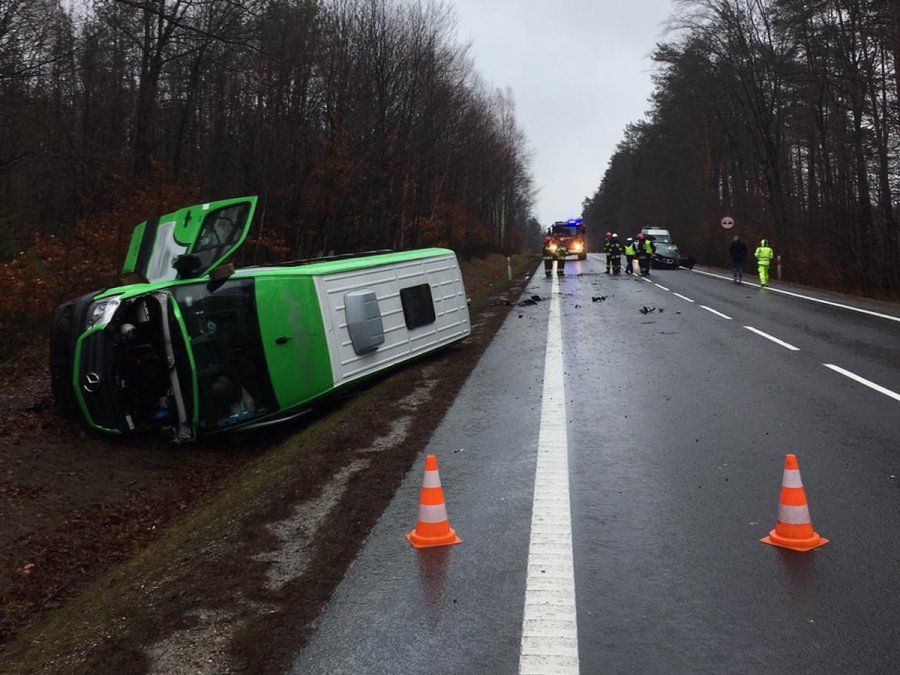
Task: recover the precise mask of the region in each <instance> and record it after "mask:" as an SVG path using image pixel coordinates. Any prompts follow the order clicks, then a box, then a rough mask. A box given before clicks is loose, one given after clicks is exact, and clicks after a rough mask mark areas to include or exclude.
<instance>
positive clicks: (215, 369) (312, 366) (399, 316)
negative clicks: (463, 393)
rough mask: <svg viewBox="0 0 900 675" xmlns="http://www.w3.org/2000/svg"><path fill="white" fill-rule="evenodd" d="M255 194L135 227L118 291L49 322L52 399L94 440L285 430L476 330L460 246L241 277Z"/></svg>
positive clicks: (262, 270)
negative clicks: (95, 435) (271, 427)
mask: <svg viewBox="0 0 900 675" xmlns="http://www.w3.org/2000/svg"><path fill="white" fill-rule="evenodd" d="M255 209H256V197H242V198H237V199H228V200H223V201H218V202H210V203H205V204H199V205H196V206H190V207H187V208H184V209H181V210H179V211H176V212H174V213H170V214H166V215H164V216H160V217H157V218H151V219H149V220H146V221H144V222H142V223H140V224H138V225H137V227H136V228H135V231H134V234H133V237H132V240H131V244H130V246H129V248H128V252H127V255H126V259H125V263H124V265H123V269H122V273H123V277H124V278H125V281H126V282H127V283H125V284H124V285H122V286H118V287H115V288H110V289H106V290H103V291H99V292H95V293H89V294H87V295H84V296H82V297H80V298H77V299H74V300H71V301H69V302H66V303H63V304H62V305H61V306H59V307H58V308H57V309H56V310H55V311H54V313H53V321H52V328H51V380H52V385H53V393H54V397H55V399H56V402H57V404H58V405H59V406H60V407H61V408H62V409H64V410H68V411H71V412H72V413H74V414H76V415H80V416H81V417H82V418H83V419H84V421H85V423H86V424H87V425H88V426H90V427H92V428H94V429H96V430H98V431H101V432H106V433H110V434H128V433H133V432H158V433H162V434H164V435H166V436H167V437H169V438H171V439H172V440H174V441H176V442H179V443H181V442H185V441H191V440H195V439H196V438H198V437H200V436H204V435H209V434H214V433H219V432H223V431H232V430H238V429H249V428H255V427H259V426H263V425H268V424H272V423H276V422H280V421H283V420H286V419H290V418H291V417H294V416H296V415H297V414H299V413H301V412H302V411H304V410H306V409H308V406H309V404H310V403H311V402H313V401H316V400H318V399H321V398H323V397H325V396H327V395H329V394H331V393H332V392H334V391H336V390H337V389H340V388H342V387H346V386H348V385H350V384H352V383H354V382H357V381H359V380H360V379H363V378H366V377H369V376H371V375H373V374H375V373H377V372H379V371H382V370H384V369H387V368H392V367H396V366H398V365H399V364H402V363H405V362H407V361H409V360H411V359H413V358H416V357H419V356H421V355H423V354H427V353H429V352H431V351H434V350H436V349H441V348H444V347H446V346H448V345H450V344H452V343H454V342H457V341H459V340H461V339H464V338H465V337H466V336H468V335H469V333H470V330H471V329H470V322H469V313H468V306H467V302H466V293H465V288H464V287H463V281H462V277H461V275H460V270H459V265H458V262H457V259H456V255H455V254H454V253H453V251H450V250H448V249H441V248H430V249H420V250H414V251H402V252H393V251H374V252H366V253H359V254H351V255H344V256H332V257H329V258H318V259H312V260H300V261H290V262H285V263H280V264H275V265H266V266H258V267H248V268H242V269H235V268H234V266H233V265H231V264H227V263H225V261H226V259H227V258H228V257H229V256H231V255H232V254H233V253H234V252H235V251H236V250H237V249H238V248H239V247H240V245H241V244H242V243H243V241H244V239H245V238H246V236H247V232H248V230H249V228H250V224H251V222H252V219H253V213H254V211H255Z"/></svg>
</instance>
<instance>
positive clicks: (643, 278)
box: [638, 277, 653, 284]
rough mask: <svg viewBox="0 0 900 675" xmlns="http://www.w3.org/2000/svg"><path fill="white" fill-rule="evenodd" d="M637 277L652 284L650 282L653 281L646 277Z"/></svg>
mask: <svg viewBox="0 0 900 675" xmlns="http://www.w3.org/2000/svg"><path fill="white" fill-rule="evenodd" d="M638 279H640V280H641V281H646V282H647V283H648V284H652V283H653V282H652V281H650V280H649V279H648V278H647V277H638Z"/></svg>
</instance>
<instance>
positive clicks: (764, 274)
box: [753, 239, 775, 288]
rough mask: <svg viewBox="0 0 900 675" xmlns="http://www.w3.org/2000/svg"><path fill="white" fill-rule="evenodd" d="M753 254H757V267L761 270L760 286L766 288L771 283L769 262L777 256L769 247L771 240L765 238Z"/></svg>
mask: <svg viewBox="0 0 900 675" xmlns="http://www.w3.org/2000/svg"><path fill="white" fill-rule="evenodd" d="M753 255H754V256H756V267H757V269H758V270H759V286H760V288H765V287H766V284H768V283H769V263H771V262H772V258H774V257H775V251H773V250H772V249H771V248H769V242H768V241H767V240H765V239H763V240H762V241H761V242H759V248H757V249H756V252H755V253H754V254H753Z"/></svg>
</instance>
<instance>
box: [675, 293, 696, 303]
mask: <svg viewBox="0 0 900 675" xmlns="http://www.w3.org/2000/svg"><path fill="white" fill-rule="evenodd" d="M672 295H677V296H678V297H679V298H681V299H682V300H687V301H688V302H693V300H691V299H690V298H689V297H687V296H686V295H682V294H681V293H676V292H675V291H672Z"/></svg>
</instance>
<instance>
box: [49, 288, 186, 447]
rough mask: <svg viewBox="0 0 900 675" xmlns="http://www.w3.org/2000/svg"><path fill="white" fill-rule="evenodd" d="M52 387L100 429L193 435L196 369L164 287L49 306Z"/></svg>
mask: <svg viewBox="0 0 900 675" xmlns="http://www.w3.org/2000/svg"><path fill="white" fill-rule="evenodd" d="M51 373H52V382H53V392H54V396H55V398H56V401H57V403H58V405H59V406H60V408H62V409H63V410H68V411H80V412H81V414H82V415H83V416H84V419H85V421H86V422H87V423H88V424H89V425H90V426H91V427H93V428H95V429H97V430H99V431H103V432H106V433H113V434H118V433H127V432H132V431H157V432H162V433H164V434H165V435H167V436H168V437H170V438H171V439H172V440H174V441H175V442H178V443H181V442H185V441H190V440H192V439H194V438H195V436H196V430H197V424H196V421H197V420H196V414H195V407H196V405H195V400H196V381H195V379H196V375H195V370H194V367H193V363H192V355H191V352H190V349H189V347H188V345H187V341H186V331H185V328H184V322H183V321H182V319H181V316H180V311H179V308H178V306H177V304H176V303H175V302H174V301H173V299H172V296H171V294H170V293H169V292H168V291H156V292H150V293H146V294H142V295H136V296H133V297H129V298H123V297H121V296H109V297H102V296H101V297H100V298H97V299H94V298H93V297H92V295H88V296H83V297H81V298H78V299H76V300H73V301H71V302H68V303H65V304H63V305H61V306H60V307H59V308H57V310H56V311H55V312H54V315H53V325H52V338H51Z"/></svg>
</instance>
